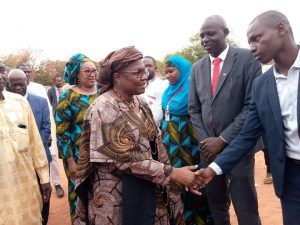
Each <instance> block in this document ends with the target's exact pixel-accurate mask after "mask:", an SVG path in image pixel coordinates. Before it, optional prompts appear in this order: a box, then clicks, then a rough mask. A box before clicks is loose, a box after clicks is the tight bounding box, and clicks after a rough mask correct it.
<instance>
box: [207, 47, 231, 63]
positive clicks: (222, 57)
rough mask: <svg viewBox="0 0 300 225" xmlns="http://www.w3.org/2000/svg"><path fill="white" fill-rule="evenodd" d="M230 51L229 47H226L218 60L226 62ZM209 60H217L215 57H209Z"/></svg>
mask: <svg viewBox="0 0 300 225" xmlns="http://www.w3.org/2000/svg"><path fill="white" fill-rule="evenodd" d="M228 50H229V45H227V46H226V48H225V49H224V51H223V52H222V53H221V54H220V55H219V56H218V57H217V58H220V59H222V62H224V60H225V58H226V56H227V53H228ZM209 58H210V61H211V62H212V61H213V60H214V59H215V57H213V56H211V55H209Z"/></svg>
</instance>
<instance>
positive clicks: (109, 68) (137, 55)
mask: <svg viewBox="0 0 300 225" xmlns="http://www.w3.org/2000/svg"><path fill="white" fill-rule="evenodd" d="M142 58H143V54H142V53H141V52H140V51H139V50H137V49H136V48H135V47H133V46H130V47H125V48H121V49H119V50H117V51H113V52H111V53H109V54H108V56H106V57H105V58H104V59H103V60H102V61H101V62H100V71H99V83H100V86H101V85H104V86H105V87H106V88H107V89H106V90H108V89H110V88H112V85H113V79H112V78H113V74H114V73H116V72H119V71H121V70H123V69H124V68H126V67H127V66H128V65H129V64H130V63H132V62H134V61H137V60H139V59H142ZM101 92H103V91H101Z"/></svg>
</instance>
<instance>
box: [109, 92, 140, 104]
mask: <svg viewBox="0 0 300 225" xmlns="http://www.w3.org/2000/svg"><path fill="white" fill-rule="evenodd" d="M112 90H113V92H114V94H115V95H116V96H117V97H118V98H119V99H120V100H121V101H122V102H123V103H124V104H125V105H127V106H128V108H129V109H134V108H135V107H136V106H137V103H136V102H135V99H134V98H133V100H132V102H128V101H126V100H125V99H124V98H123V97H122V96H121V95H120V94H119V92H118V91H116V90H115V89H112Z"/></svg>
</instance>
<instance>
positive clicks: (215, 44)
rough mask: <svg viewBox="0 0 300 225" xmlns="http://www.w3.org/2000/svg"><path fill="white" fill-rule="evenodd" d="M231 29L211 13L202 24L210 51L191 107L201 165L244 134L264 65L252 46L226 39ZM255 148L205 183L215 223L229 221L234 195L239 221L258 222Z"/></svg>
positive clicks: (195, 79) (195, 78)
mask: <svg viewBox="0 0 300 225" xmlns="http://www.w3.org/2000/svg"><path fill="white" fill-rule="evenodd" d="M228 34H229V30H228V28H227V25H226V23H225V21H224V19H223V18H222V17H220V16H217V15H215V16H210V17H208V18H207V19H206V20H205V21H204V23H203V25H202V27H201V29H200V40H201V45H202V46H203V48H204V49H205V50H206V52H207V53H208V54H209V55H208V56H207V57H204V58H202V59H200V60H199V61H198V62H196V63H195V64H194V66H193V73H192V76H191V86H190V96H189V113H190V116H191V119H192V123H193V126H194V127H195V128H196V130H197V133H198V139H199V143H200V153H201V154H200V155H201V164H200V166H201V167H206V166H207V165H208V164H209V163H210V162H211V161H212V160H213V159H214V158H215V157H216V156H217V155H218V154H219V153H220V152H222V150H223V149H224V148H225V147H226V146H227V145H228V144H229V143H230V142H231V141H232V140H233V139H234V138H235V137H236V136H237V135H238V134H239V132H240V130H241V128H242V126H243V124H244V121H245V118H246V114H247V110H248V106H249V103H250V99H251V86H252V82H253V80H254V78H256V77H257V76H259V75H260V74H261V66H260V63H259V62H258V61H256V60H255V58H254V57H253V55H252V54H251V52H250V51H249V50H247V49H241V48H234V47H231V46H229V45H228V44H226V38H227V36H228ZM253 171H254V151H253V152H251V154H249V155H247V156H246V157H245V158H244V159H243V160H242V161H241V162H240V163H239V164H238V165H237V166H236V167H235V168H234V169H233V170H232V171H231V172H230V173H228V174H226V175H224V174H222V175H220V176H216V177H215V178H214V180H213V181H211V182H210V183H209V184H207V186H206V190H207V198H208V203H209V207H210V211H211V213H212V216H213V221H214V224H215V225H230V216H229V212H228V209H229V202H230V200H229V199H230V198H229V196H230V197H231V200H232V203H233V206H234V209H235V212H236V214H237V218H238V223H239V224H241V225H259V224H260V223H261V222H260V218H259V213H258V203H257V195H256V190H255V183H254V173H253Z"/></svg>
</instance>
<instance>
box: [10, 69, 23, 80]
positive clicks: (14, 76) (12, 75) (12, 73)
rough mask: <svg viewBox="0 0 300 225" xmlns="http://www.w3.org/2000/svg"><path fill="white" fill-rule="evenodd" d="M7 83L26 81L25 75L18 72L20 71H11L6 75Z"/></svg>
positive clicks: (21, 71) (20, 71)
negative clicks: (16, 80) (10, 81)
mask: <svg viewBox="0 0 300 225" xmlns="http://www.w3.org/2000/svg"><path fill="white" fill-rule="evenodd" d="M7 77H8V81H9V80H11V79H24V78H25V79H26V75H25V73H24V72H23V70H20V69H12V70H11V71H10V72H9V73H8V75H7Z"/></svg>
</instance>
